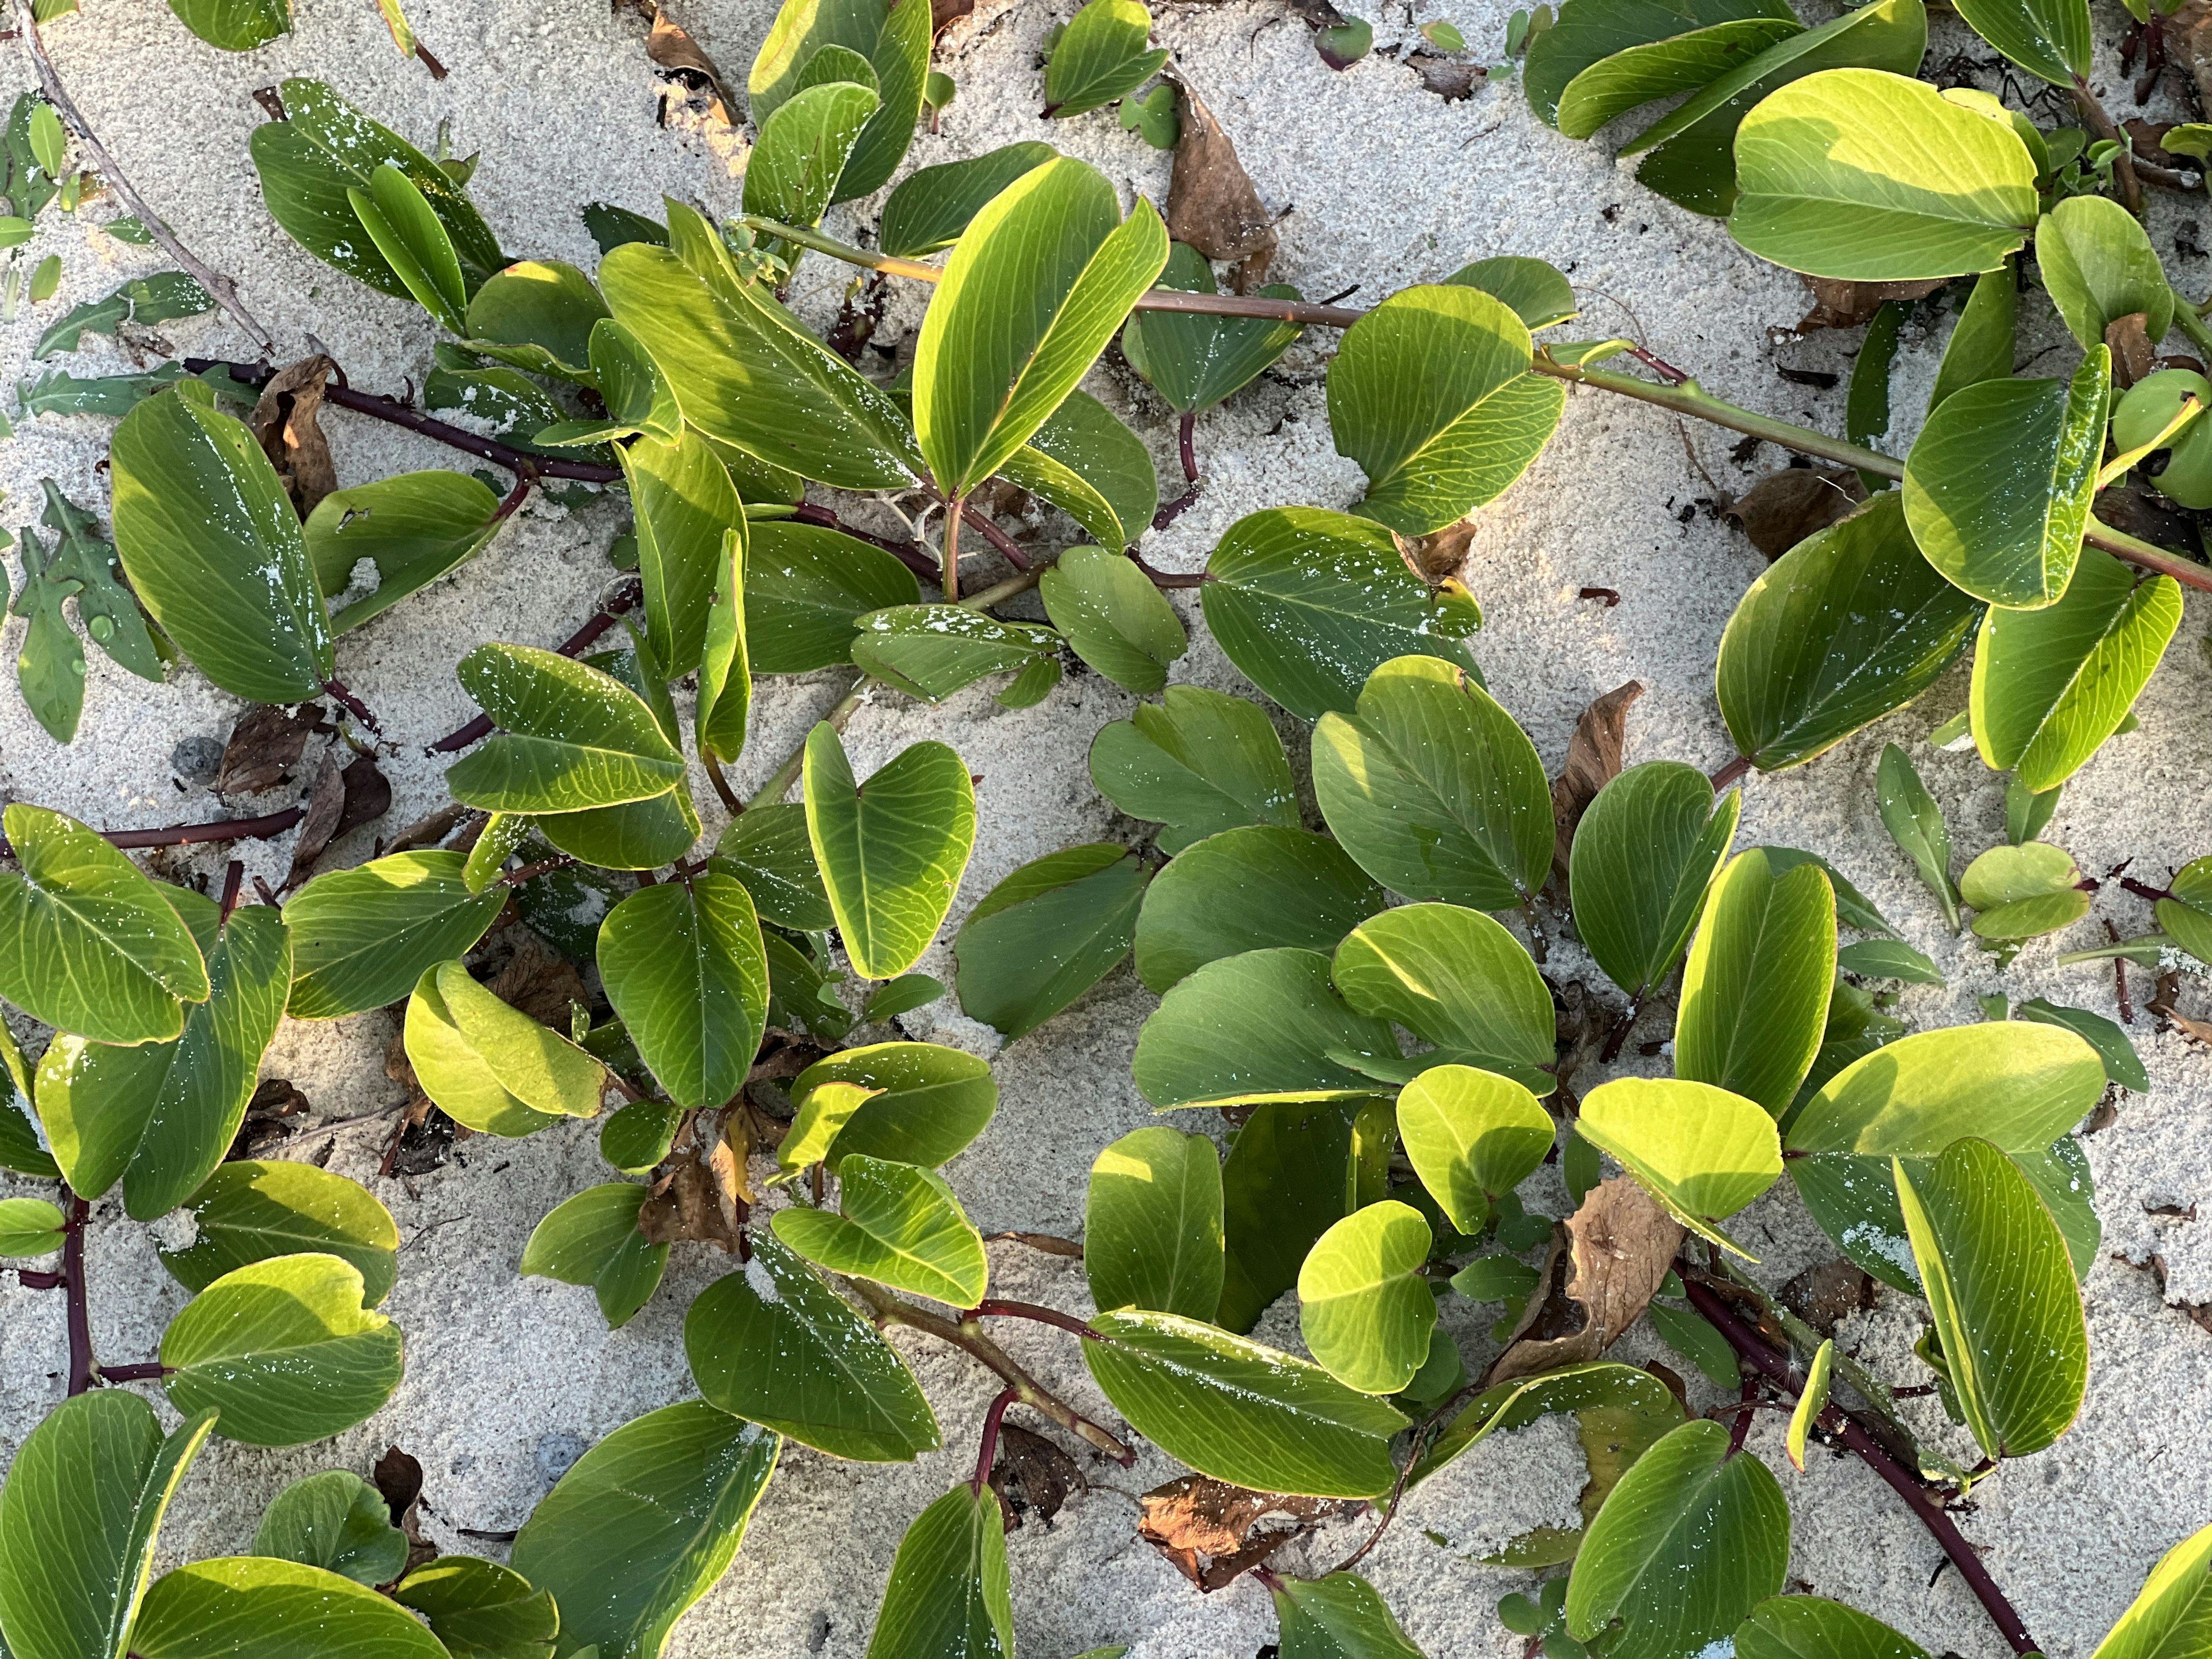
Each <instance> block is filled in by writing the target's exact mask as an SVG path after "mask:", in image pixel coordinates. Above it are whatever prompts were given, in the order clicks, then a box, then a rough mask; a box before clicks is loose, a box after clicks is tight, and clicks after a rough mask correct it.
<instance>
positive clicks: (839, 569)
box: [744, 519, 921, 674]
mask: <svg viewBox="0 0 2212 1659" xmlns="http://www.w3.org/2000/svg"><path fill="white" fill-rule="evenodd" d="M747 534H748V539H749V542H750V545H749V546H748V547H747V549H746V553H745V564H746V568H745V586H744V592H745V640H746V645H747V648H748V649H749V651H750V654H751V658H752V667H753V671H754V672H755V673H757V674H805V673H810V672H811V671H813V670H815V669H817V668H829V667H831V666H833V665H836V664H838V663H842V662H848V661H850V660H851V659H852V652H853V630H854V629H855V628H857V627H858V626H859V625H860V618H861V617H864V616H866V615H867V614H868V613H869V612H871V611H888V610H891V609H893V608H895V607H897V606H901V605H919V604H920V602H921V585H920V584H919V583H918V582H916V581H915V576H914V573H913V572H912V571H910V570H908V568H906V567H905V566H904V565H902V564H901V563H900V562H898V560H897V559H896V557H894V556H892V555H890V554H889V553H886V552H885V551H884V550H883V549H881V548H879V547H873V546H871V545H870V544H867V543H866V542H861V541H855V540H854V538H852V537H850V536H847V535H844V534H842V533H841V532H838V531H835V530H829V529H826V528H824V527H823V526H819V525H811V524H797V523H793V522H792V521H791V520H774V519H766V520H761V521H759V522H758V523H756V524H751V525H750V526H748V531H747Z"/></svg>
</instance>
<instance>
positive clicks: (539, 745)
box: [446, 645, 684, 814]
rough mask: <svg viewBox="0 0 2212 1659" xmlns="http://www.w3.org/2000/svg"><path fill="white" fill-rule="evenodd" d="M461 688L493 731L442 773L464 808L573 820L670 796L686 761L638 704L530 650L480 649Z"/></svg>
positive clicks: (613, 685)
mask: <svg viewBox="0 0 2212 1659" xmlns="http://www.w3.org/2000/svg"><path fill="white" fill-rule="evenodd" d="M459 676H460V680H461V684H462V685H463V686H464V687H465V688H466V689H467V690H468V692H469V695H470V696H472V697H474V698H475V699H476V700H477V702H478V703H479V704H481V705H482V706H483V710H484V712H485V713H486V714H489V715H490V716H491V718H492V720H493V723H494V724H495V726H497V727H498V728H499V729H498V730H497V731H496V732H495V733H494V734H493V735H492V736H491V737H490V738H487V739H486V740H485V741H484V742H483V744H479V745H478V746H477V748H476V749H475V750H473V751H471V753H470V754H468V755H467V756H465V757H463V758H462V759H461V760H459V761H457V762H456V763H454V764H453V766H451V767H449V768H448V769H447V772H446V787H447V788H448V789H450V790H451V791H452V792H453V798H454V799H456V800H459V801H461V802H463V803H464V804H465V805H471V806H477V807H481V808H483V810H484V811H491V812H527V813H532V814H544V813H556V812H579V811H587V810H589V809H591V808H592V807H598V806H615V805H622V804H623V803H624V802H627V801H641V800H651V799H653V798H654V797H656V796H659V795H664V794H666V793H668V792H669V791H670V790H671V789H673V788H675V787H677V785H678V784H679V783H681V782H682V781H683V779H684V757H683V755H682V754H681V753H680V752H679V751H678V750H677V748H676V746H675V745H674V744H672V743H671V742H670V741H669V739H668V736H667V734H666V733H665V732H663V731H662V730H661V728H660V723H659V720H656V719H655V718H654V717H653V711H652V709H651V708H648V707H647V705H646V703H645V702H644V700H643V699H642V698H641V697H639V696H637V695H636V694H635V693H634V692H632V691H631V690H629V688H627V687H626V686H624V685H623V684H621V682H620V681H618V680H616V679H615V678H612V677H611V676H610V675H608V674H606V673H605V672H603V671H600V670H599V669H596V668H592V667H591V666H589V665H586V664H584V663H580V662H577V661H574V660H573V659H570V658H568V657H563V656H561V655H559V654H558V653H555V652H551V651H541V650H539V649H538V648H537V647H533V646H523V645H480V646H478V647H477V648H476V649H475V650H473V651H471V652H470V653H469V654H468V655H467V656H465V657H464V658H462V659H461V663H460V667H459Z"/></svg>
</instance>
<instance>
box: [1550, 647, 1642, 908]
mask: <svg viewBox="0 0 2212 1659" xmlns="http://www.w3.org/2000/svg"><path fill="white" fill-rule="evenodd" d="M1643 695H1644V682H1643V681H1641V680H1631V681H1629V682H1628V684H1626V685H1617V686H1615V687H1613V690H1610V691H1608V692H1607V693H1606V694H1605V695H1604V696H1601V697H1600V698H1598V699H1597V701H1595V702H1593V703H1591V704H1590V706H1589V708H1585V709H1583V712H1582V716H1581V718H1580V719H1578V720H1576V721H1575V734H1574V736H1573V737H1571V738H1568V739H1567V763H1566V764H1565V766H1563V767H1561V768H1560V769H1559V776H1558V778H1556V779H1555V780H1554V781H1553V784H1552V822H1553V825H1554V829H1555V833H1554V837H1553V842H1552V876H1553V879H1554V880H1556V881H1558V882H1559V884H1560V885H1561V886H1562V888H1564V887H1565V884H1566V879H1567V854H1568V852H1569V851H1570V850H1571V848H1573V846H1574V844H1575V828H1576V826H1577V825H1578V824H1579V823H1582V821H1583V813H1584V812H1586V811H1589V804H1590V803H1591V802H1592V801H1593V800H1595V799H1597V792H1598V791H1599V790H1601V789H1602V788H1604V787H1606V785H1607V784H1608V783H1611V782H1612V781H1613V780H1614V779H1615V778H1617V777H1619V776H1620V757H1621V752H1622V750H1625V749H1626V747H1627V744H1628V710H1629V706H1630V705H1631V704H1632V703H1633V702H1635V701H1636V700H1637V699H1638V697H1640V696H1643Z"/></svg>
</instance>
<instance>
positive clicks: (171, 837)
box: [100, 806, 307, 853]
mask: <svg viewBox="0 0 2212 1659" xmlns="http://www.w3.org/2000/svg"><path fill="white" fill-rule="evenodd" d="M303 817H307V808H306V807H304V806H288V807H286V808H285V809H284V810H283V811H281V812H264V814H262V816H261V817H258V818H217V819H216V820H215V821H214V822H213V823H173V824H171V825H169V826H168V827H167V829H103V830H101V831H100V839H101V840H103V841H105V842H106V843H107V844H108V845H109V846H110V847H115V848H121V849H122V850H123V851H125V852H126V853H128V852H135V851H140V850H143V849H144V848H149V847H196V846H198V845H200V844H201V843H203V842H216V841H268V840H270V838H271V837H273V836H281V835H283V833H284V832H285V831H286V830H287V829H290V828H291V827H292V826H293V825H294V824H295V823H298V822H299V821H300V820H301V818H303Z"/></svg>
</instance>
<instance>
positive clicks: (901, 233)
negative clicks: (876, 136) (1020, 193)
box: [877, 139, 1059, 259]
mask: <svg viewBox="0 0 2212 1659" xmlns="http://www.w3.org/2000/svg"><path fill="white" fill-rule="evenodd" d="M1058 154H1059V152H1058V151H1057V150H1055V149H1053V147H1052V146H1051V145H1050V144H1048V143H1043V142H1042V141H1041V140H1036V139H1031V140H1030V141H1029V142H1027V143H1018V144H1002V145H1000V147H999V148H998V149H994V150H986V151H985V152H984V153H983V154H982V155H975V156H970V157H969V158H968V159H967V160H966V161H944V162H940V163H939V164H938V165H937V166H935V167H919V168H916V169H915V171H914V172H912V173H908V174H907V176H906V177H905V178H903V179H900V180H899V181H898V184H897V185H896V187H895V188H893V190H892V191H891V193H890V197H889V198H888V199H887V200H886V201H885V202H884V216H883V222H882V224H881V226H880V227H879V228H878V233H877V242H878V246H880V247H881V248H882V249H883V251H884V252H885V253H888V254H890V256H892V257H893V258H900V259H918V258H921V257H922V256H923V255H925V254H930V253H935V252H938V251H939V250H940V249H943V248H948V247H951V246H952V245H953V243H955V242H957V241H958V240H960V236H961V234H962V233H963V231H965V230H966V229H967V228H968V227H969V223H970V222H972V221H973V220H974V219H975V216H976V215H977V214H978V213H981V211H982V210H983V209H984V207H985V205H986V204H987V203H989V202H990V200H991V198H992V197H994V196H996V195H998V193H999V192H1000V191H1002V190H1004V189H1006V186H1007V185H1011V184H1012V183H1013V182H1014V180H1015V179H1018V178H1020V177H1021V176H1022V175H1023V174H1024V173H1028V172H1030V170H1031V169H1032V168H1035V167H1042V166H1043V165H1044V163H1045V162H1047V161H1050V160H1052V158H1053V157H1054V155H1058Z"/></svg>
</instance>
